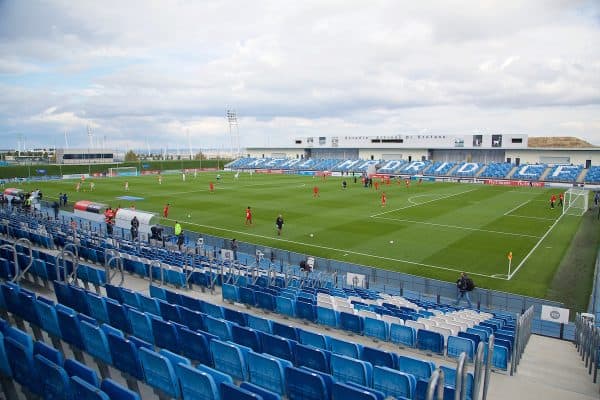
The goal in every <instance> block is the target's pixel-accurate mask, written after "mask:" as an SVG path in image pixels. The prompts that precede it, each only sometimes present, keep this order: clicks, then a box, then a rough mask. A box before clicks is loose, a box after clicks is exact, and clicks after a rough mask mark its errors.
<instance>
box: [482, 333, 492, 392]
mask: <svg viewBox="0 0 600 400" xmlns="http://www.w3.org/2000/svg"><path fill="white" fill-rule="evenodd" d="M494 339H495V337H494V334H493V333H492V334H491V335H490V337H489V338H488V353H487V360H486V361H487V362H486V363H485V375H484V376H483V395H482V400H485V399H486V398H487V391H488V387H489V385H490V371H491V369H492V358H493V357H494Z"/></svg>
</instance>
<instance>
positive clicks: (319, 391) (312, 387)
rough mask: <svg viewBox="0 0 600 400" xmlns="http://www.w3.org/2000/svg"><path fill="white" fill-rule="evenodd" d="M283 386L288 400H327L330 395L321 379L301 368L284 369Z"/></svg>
mask: <svg viewBox="0 0 600 400" xmlns="http://www.w3.org/2000/svg"><path fill="white" fill-rule="evenodd" d="M285 383H286V384H285V386H286V391H287V395H288V398H289V399H290V400H322V399H329V398H330V393H329V390H328V388H327V386H326V384H325V381H324V379H323V377H322V376H321V375H319V374H317V373H315V372H311V371H307V370H306V369H302V368H295V367H288V368H286V369H285ZM346 400H348V399H346Z"/></svg>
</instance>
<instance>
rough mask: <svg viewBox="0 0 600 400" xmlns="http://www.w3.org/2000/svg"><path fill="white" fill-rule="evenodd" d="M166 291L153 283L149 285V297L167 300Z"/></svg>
mask: <svg viewBox="0 0 600 400" xmlns="http://www.w3.org/2000/svg"><path fill="white" fill-rule="evenodd" d="M166 292H167V291H166V290H165V289H164V288H162V287H158V286H155V285H150V297H154V298H155V299H160V300H164V301H167V293H166Z"/></svg>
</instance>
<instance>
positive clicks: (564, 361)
mask: <svg viewBox="0 0 600 400" xmlns="http://www.w3.org/2000/svg"><path fill="white" fill-rule="evenodd" d="M45 251H47V250H45ZM119 281H120V277H119V276H117V277H115V278H114V280H113V283H114V282H119ZM22 284H23V286H25V287H27V288H28V289H31V290H34V291H35V292H37V293H38V294H40V295H43V296H45V297H47V298H51V299H53V300H54V301H56V297H55V296H54V292H52V291H50V290H47V289H45V288H43V287H39V286H35V285H32V284H31V283H30V282H27V281H25V282H23V283H22ZM123 286H125V287H127V288H130V289H132V290H135V291H138V292H140V293H142V294H145V295H149V281H148V280H144V279H142V278H140V277H137V276H134V275H129V274H127V273H125V281H124V284H123ZM167 288H168V289H169V290H172V291H176V292H178V293H182V294H185V295H187V296H190V297H195V298H199V299H202V300H204V301H207V302H211V303H214V304H218V305H221V306H224V307H229V308H232V309H236V310H238V311H244V312H248V313H252V314H255V315H258V316H262V317H265V318H269V319H272V320H274V321H278V322H282V323H285V324H288V325H292V326H297V327H300V328H302V329H305V330H310V331H314V332H319V333H323V334H327V335H330V336H333V337H336V338H340V339H344V340H348V341H352V342H355V343H360V344H362V345H365V346H370V347H374V348H380V349H384V350H387V351H394V352H396V353H398V354H403V355H408V356H413V357H421V358H424V359H430V360H431V361H434V362H435V363H436V365H448V366H453V367H454V366H455V365H456V363H455V362H454V360H452V359H445V358H443V357H439V356H430V355H427V354H425V353H424V352H421V351H417V350H414V349H400V348H398V346H396V345H394V344H392V343H389V342H380V341H377V342H376V341H374V340H372V339H371V338H367V337H364V336H359V335H353V334H349V333H348V332H346V331H342V330H337V329H326V328H324V327H323V326H320V325H317V324H313V323H307V322H304V321H301V320H297V319H293V318H286V317H283V316H281V315H279V314H275V313H267V312H265V311H263V310H259V309H255V308H252V309H250V308H248V307H246V306H245V305H242V304H231V303H229V302H224V301H223V300H222V297H221V291H220V288H219V287H217V288H216V290H215V293H214V294H211V293H210V292H208V291H205V292H202V291H200V290H199V289H194V290H181V289H176V288H174V287H170V286H167ZM102 294H103V295H105V292H104V289H102ZM30 333H31V332H30ZM44 336H45V337H47V335H46V334H45V333H44ZM47 343H50V342H49V341H47ZM64 348H65V351H66V352H67V354H65V357H72V354H69V352H70V350H67V349H68V346H64ZM85 358H86V361H87V363H88V366H90V367H92V368H96V364H95V363H94V362H93V360H92V359H91V357H89V356H88V355H87V354H86V355H85ZM468 369H469V370H470V371H472V365H469V367H468ZM111 375H112V377H113V379H115V380H117V381H119V382H121V383H122V384H123V385H125V380H124V379H123V378H122V377H121V376H120V373H119V372H118V371H117V370H114V369H113V368H112V367H111ZM490 376H491V380H490V385H489V390H488V395H487V398H488V399H490V400H504V399H511V400H518V399H536V400H542V399H543V400H559V399H560V400H568V399H573V400H598V399H599V398H600V394H599V393H600V385H599V384H593V383H592V377H591V376H590V375H588V374H587V369H586V368H585V367H584V364H583V362H582V361H581V359H580V357H579V355H578V353H577V351H576V349H575V346H574V345H573V343H571V342H566V341H561V340H557V339H552V338H547V337H542V336H537V335H532V336H531V339H530V341H529V344H528V346H527V348H526V350H525V354H524V356H523V358H522V360H521V364H520V365H519V368H518V373H517V374H516V375H513V376H509V375H508V374H506V373H504V372H492V374H491V375H490ZM140 389H141V394H142V397H143V399H154V398H158V396H156V395H155V394H154V393H153V390H152V388H150V387H149V386H146V385H145V384H140ZM23 398H24V397H23Z"/></svg>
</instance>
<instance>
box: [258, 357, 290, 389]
mask: <svg viewBox="0 0 600 400" xmlns="http://www.w3.org/2000/svg"><path fill="white" fill-rule="evenodd" d="M247 361H248V375H249V381H250V382H252V383H254V384H256V385H258V386H261V387H263V388H265V389H268V390H271V391H273V392H275V393H278V394H281V395H283V394H284V393H285V375H284V369H285V368H286V367H291V366H292V363H291V362H289V361H287V360H282V359H279V358H277V357H272V356H269V355H266V354H258V353H255V352H250V353H248V355H247Z"/></svg>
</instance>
